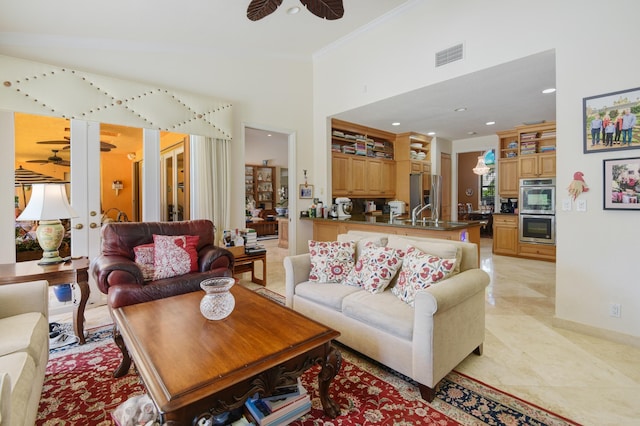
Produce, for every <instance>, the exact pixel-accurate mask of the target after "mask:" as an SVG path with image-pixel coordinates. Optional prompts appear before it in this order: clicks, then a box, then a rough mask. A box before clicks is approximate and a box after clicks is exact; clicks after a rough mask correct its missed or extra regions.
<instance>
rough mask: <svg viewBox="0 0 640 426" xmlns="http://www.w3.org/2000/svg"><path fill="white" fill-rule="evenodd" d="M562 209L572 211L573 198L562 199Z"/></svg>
mask: <svg viewBox="0 0 640 426" xmlns="http://www.w3.org/2000/svg"><path fill="white" fill-rule="evenodd" d="M562 211H565V212H569V211H571V198H565V199H564V200H562Z"/></svg>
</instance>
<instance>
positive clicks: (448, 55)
mask: <svg viewBox="0 0 640 426" xmlns="http://www.w3.org/2000/svg"><path fill="white" fill-rule="evenodd" d="M462 53H463V52H462V43H461V44H457V45H455V46H453V47H449V48H447V49H444V50H441V51H439V52H436V67H441V66H442V65H446V64H450V63H451V62H455V61H459V60H460V59H462Z"/></svg>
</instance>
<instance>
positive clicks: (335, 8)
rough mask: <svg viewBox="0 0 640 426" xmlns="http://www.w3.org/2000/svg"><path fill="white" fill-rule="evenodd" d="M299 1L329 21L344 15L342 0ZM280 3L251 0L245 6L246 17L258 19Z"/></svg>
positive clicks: (280, 2) (268, 0)
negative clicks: (247, 5)
mask: <svg viewBox="0 0 640 426" xmlns="http://www.w3.org/2000/svg"><path fill="white" fill-rule="evenodd" d="M300 3H302V4H303V5H304V6H305V7H306V8H307V9H308V10H309V12H311V13H313V14H314V15H316V16H317V17H319V18H322V19H327V20H329V21H333V20H336V19H340V18H342V16H343V15H344V6H343V5H342V0H300ZM281 4H282V0H252V1H251V3H250V4H249V7H247V18H249V19H250V20H252V21H258V20H260V19H262V18H264V17H265V16H269V15H270V14H272V13H273V12H274V11H275V10H276V9H277V8H278V7H279V6H280V5H281Z"/></svg>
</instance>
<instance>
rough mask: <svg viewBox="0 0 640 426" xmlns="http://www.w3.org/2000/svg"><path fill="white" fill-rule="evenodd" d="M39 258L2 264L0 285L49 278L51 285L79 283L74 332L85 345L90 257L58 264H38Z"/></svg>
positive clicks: (79, 341)
mask: <svg viewBox="0 0 640 426" xmlns="http://www.w3.org/2000/svg"><path fill="white" fill-rule="evenodd" d="M38 262H39V260H31V261H28V262H18V263H6V264H0V285H4V284H16V283H24V282H28V281H37V280H47V281H48V282H49V286H54V285H59V284H71V285H74V286H75V285H77V286H78V288H79V289H80V301H79V302H77V303H76V301H74V305H75V306H74V310H73V332H74V333H75V335H76V337H78V343H79V344H81V345H83V344H84V343H85V338H84V309H85V307H86V306H87V301H88V300H89V259H87V258H86V257H83V258H80V259H73V260H71V261H69V262H66V263H59V264H57V265H38Z"/></svg>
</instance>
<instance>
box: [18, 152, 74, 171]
mask: <svg viewBox="0 0 640 426" xmlns="http://www.w3.org/2000/svg"><path fill="white" fill-rule="evenodd" d="M58 151H59V150H58V149H52V150H51V152H53V155H52V156H50V157H49V158H47V159H46V160H27V163H38V164H47V163H53V164H56V165H58V166H65V167H69V166H71V162H70V161H69V160H65V159H64V158H62V157H59V156H58Z"/></svg>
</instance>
